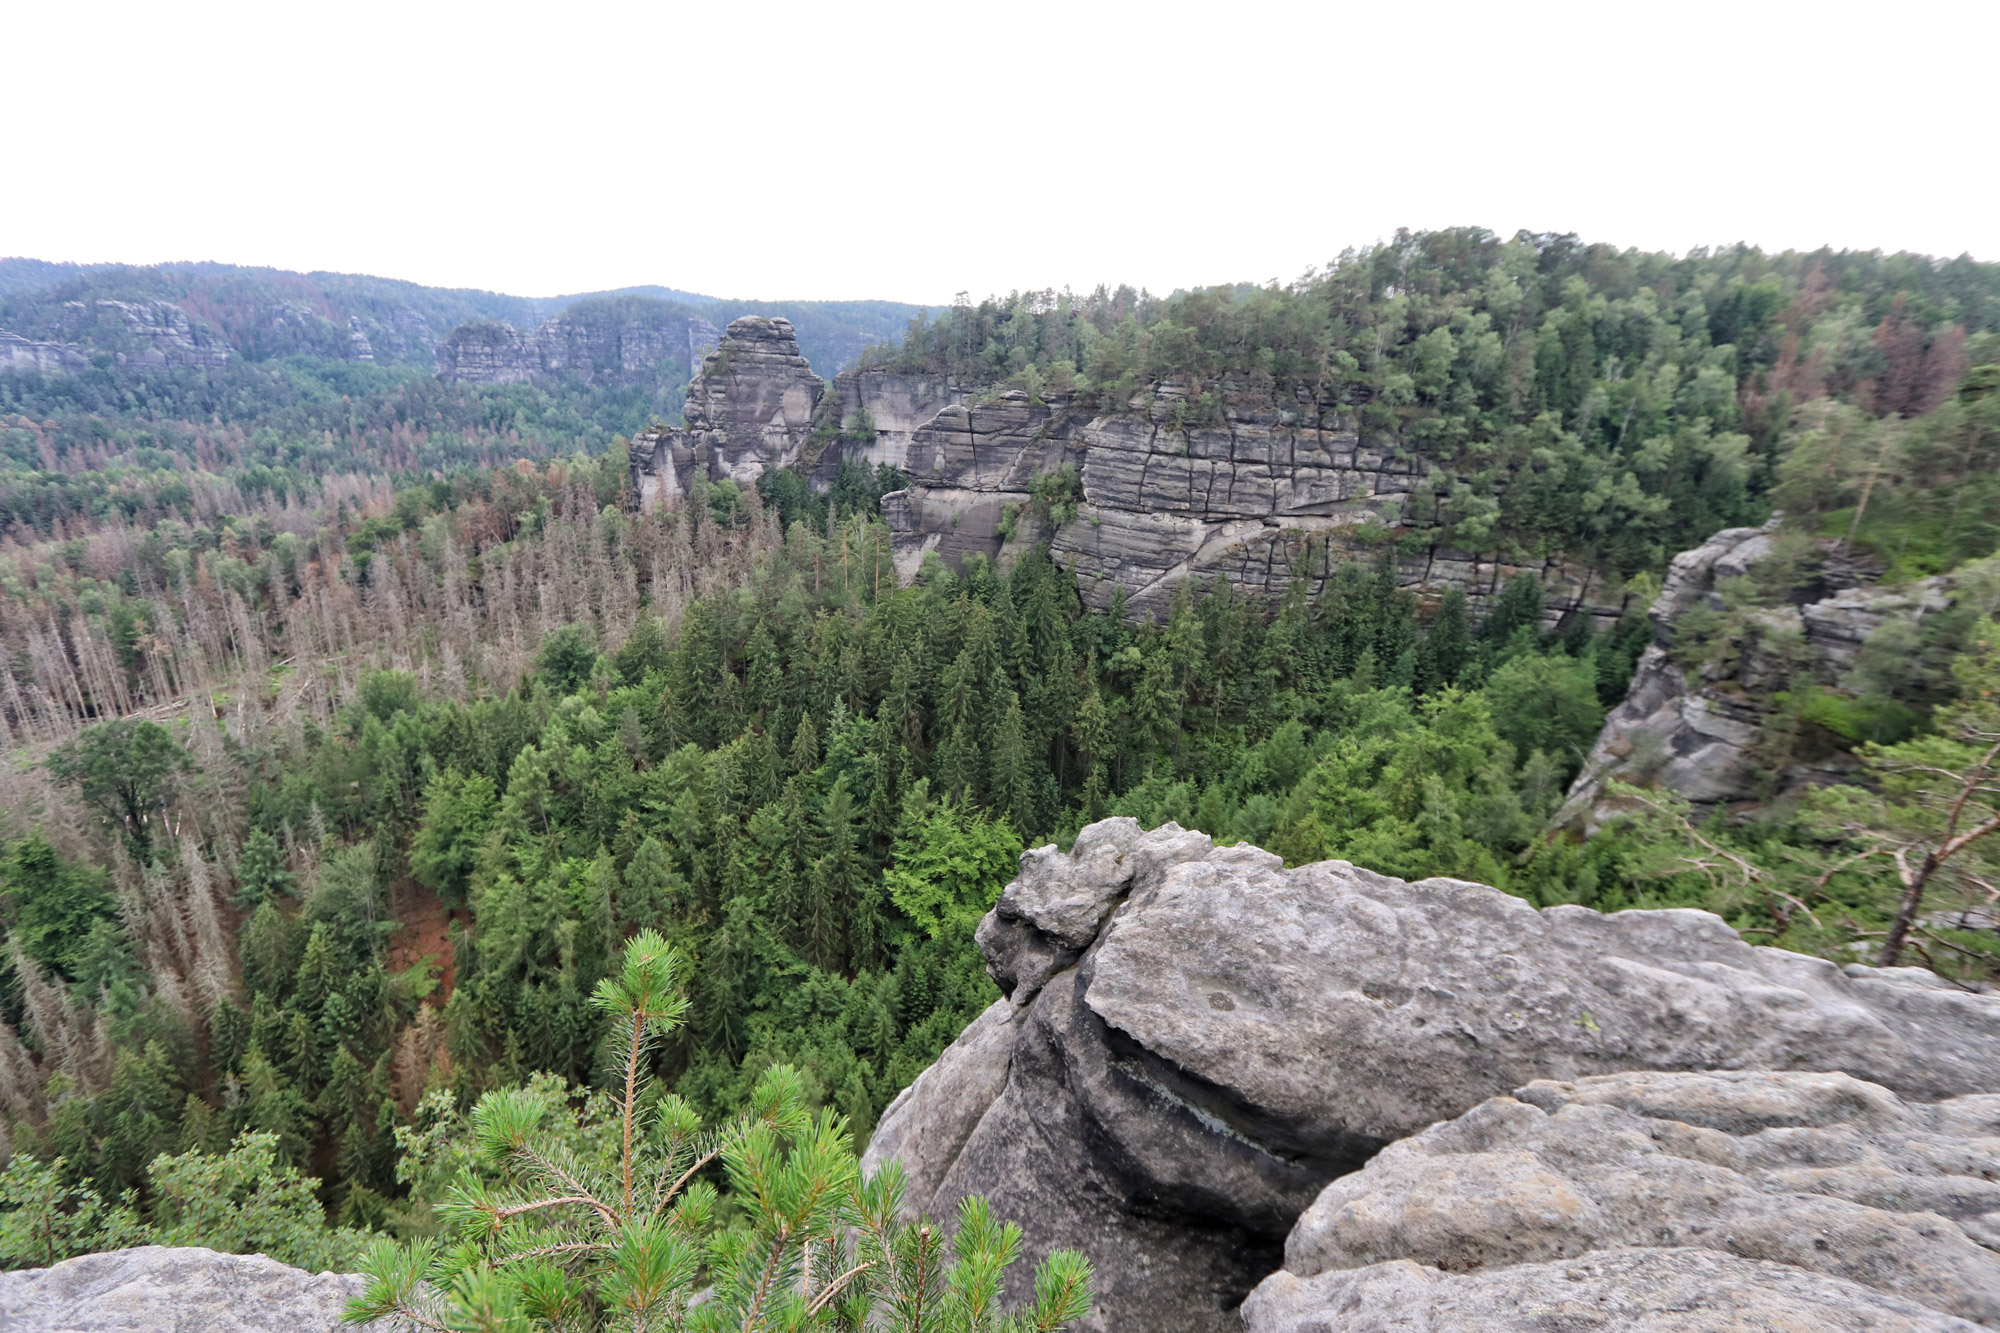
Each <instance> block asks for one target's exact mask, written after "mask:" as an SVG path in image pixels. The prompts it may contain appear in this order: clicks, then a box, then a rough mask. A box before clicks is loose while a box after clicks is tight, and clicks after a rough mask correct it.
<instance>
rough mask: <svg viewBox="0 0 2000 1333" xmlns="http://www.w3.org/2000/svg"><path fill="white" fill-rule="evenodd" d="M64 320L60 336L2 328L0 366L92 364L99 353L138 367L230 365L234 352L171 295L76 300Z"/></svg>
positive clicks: (43, 369)
mask: <svg viewBox="0 0 2000 1333" xmlns="http://www.w3.org/2000/svg"><path fill="white" fill-rule="evenodd" d="M60 324H61V328H62V334H61V339H60V341H43V342H37V341H34V340H31V339H28V338H23V337H21V336H20V335H18V334H13V333H8V332H7V331H5V330H4V329H0V370H14V371H37V372H40V373H42V374H53V373H56V372H59V371H77V370H87V369H89V368H90V366H91V365H92V364H94V360H93V358H94V357H95V356H97V355H106V356H109V357H110V358H111V360H112V363H113V364H115V365H120V366H131V367H134V368H137V369H159V368H163V367H167V366H206V367H214V366H225V365H228V364H229V360H230V355H231V353H230V348H229V345H228V344H227V343H226V342H224V341H223V340H222V337H221V335H220V334H218V333H216V332H215V331H214V330H213V329H210V328H209V327H208V326H207V325H205V324H202V323H199V322H198V321H196V320H193V319H191V318H189V316H188V313H187V312H186V311H185V310H183V309H181V308H180V307H179V306H177V305H175V304H173V303H172V302H171V301H107V300H97V301H89V302H85V301H71V302H69V303H67V304H66V305H65V306H64V308H63V310H62V319H61V321H60Z"/></svg>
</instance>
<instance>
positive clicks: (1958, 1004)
mask: <svg viewBox="0 0 2000 1333" xmlns="http://www.w3.org/2000/svg"><path fill="white" fill-rule="evenodd" d="M979 940H980V945H981V947H982V949H983V950H984V951H985V954H986V959H987V965H988V969H989V971H990V972H991V973H992V975H993V976H994V978H995V980H996V981H997V982H998V983H999V985H1000V987H1001V989H1002V991H1003V992H1004V993H1005V994H1006V995H1007V1003H1008V1005H1009V1007H1010V1008H1011V1010H1012V1011H1013V1012H1012V1013H1011V1015H1009V1016H1006V1017H1005V1020H1004V1022H1003V1021H1002V1015H1000V1014H999V1013H998V1012H997V1011H996V1012H992V1013H989V1015H988V1016H987V1017H985V1018H982V1020H981V1021H980V1023H979V1024H975V1026H974V1029H973V1030H971V1031H970V1032H968V1034H967V1037H966V1038H964V1039H962V1040H961V1043H959V1044H956V1045H954V1047H953V1048H952V1049H951V1050H949V1051H947V1052H946V1054H945V1056H944V1057H943V1059H942V1060H940V1062H939V1064H938V1066H937V1068H936V1069H935V1070H933V1071H931V1074H927V1075H926V1076H925V1078H926V1079H931V1078H932V1074H935V1075H937V1077H936V1078H935V1079H934V1080H933V1081H932V1082H931V1083H930V1085H929V1086H928V1087H925V1086H921V1085H920V1086H919V1087H917V1088H913V1089H912V1090H911V1091H910V1093H909V1094H907V1095H906V1096H905V1097H903V1098H901V1099H899V1100H898V1101H897V1103H896V1104H894V1105H893V1106H891V1107H890V1109H889V1110H888V1112H886V1113H885V1115H884V1116H883V1119H882V1122H881V1126H880V1128H879V1129H878V1130H877V1133H876V1138H875V1140H874V1141H873V1142H872V1143H871V1145H870V1147H869V1151H868V1163H867V1165H869V1166H870V1167H873V1166H877V1165H880V1164H881V1163H882V1162H884V1161H886V1160H888V1159H889V1158H890V1157H891V1156H894V1157H897V1158H899V1159H900V1160H901V1161H902V1162H903V1164H904V1168H905V1170H906V1172H907V1173H908V1176H909V1190H908V1193H907V1196H906V1204H907V1206H908V1207H909V1208H910V1209H911V1210H912V1211H916V1210H921V1211H926V1212H929V1213H930V1214H932V1215H934V1216H948V1215H949V1214H950V1212H951V1210H952V1209H953V1208H954V1207H955V1206H956V1203H957V1200H958V1199H959V1198H960V1197H962V1196H964V1195H967V1194H974V1193H978V1194H985V1195H988V1196H989V1197H990V1198H991V1199H992V1201H993V1203H994V1206H995V1209H996V1211H997V1212H998V1213H999V1215H1001V1216H1004V1217H1011V1218H1013V1219H1015V1220H1017V1221H1019V1222H1020V1223H1022V1224H1023V1226H1024V1228H1025V1229H1026V1231H1027V1235H1028V1238H1029V1244H1030V1246H1031V1247H1033V1248H1035V1249H1036V1250H1041V1251H1045V1250H1047V1249H1052V1248H1059V1247H1063V1246H1073V1247H1076V1248H1080V1249H1082V1250H1083V1251H1084V1252H1085V1253H1086V1254H1088V1255H1089V1256H1090V1258H1091V1259H1092V1260H1093V1262H1094V1263H1095V1264H1096V1265H1097V1269H1098V1284H1099V1303H1098V1307H1097V1310H1096V1311H1095V1313H1094V1314H1093V1316H1092V1318H1093V1320H1094V1321H1095V1322H1094V1324H1092V1325H1090V1326H1092V1327H1095V1328H1100V1329H1111V1328H1118V1329H1124V1328H1140V1327H1143V1328H1149V1329H1157V1330H1161V1331H1162V1333H1179V1331H1180V1330H1221V1329H1227V1328H1233V1327H1235V1326H1236V1319H1237V1316H1236V1307H1237V1306H1238V1304H1239V1303H1240V1302H1241V1301H1242V1299H1243V1297H1244V1296H1245V1295H1246V1294H1247V1293H1248V1292H1249V1290H1250V1289H1251V1287H1252V1286H1254V1285H1255V1284H1256V1283H1257V1282H1258V1281H1259V1280H1260V1279H1261V1278H1263V1277H1264V1276H1265V1275H1266V1274H1268V1273H1269V1272H1271V1270H1273V1269H1275V1268H1277V1267H1278V1266H1279V1260H1280V1257H1281V1253H1282V1246H1283V1243H1284V1238H1285V1236H1286V1234H1287V1233H1288V1232H1289V1231H1290V1230H1291V1229H1292V1225H1293V1223H1294V1222H1295V1221H1296V1220H1297V1219H1298V1217H1299V1215H1300V1214H1301V1213H1303V1212H1305V1210H1306V1209H1307V1208H1308V1207H1309V1206H1310V1205H1311V1204H1312V1203H1313V1201H1314V1200H1315V1199H1316V1198H1317V1197H1318V1196H1319V1194H1320V1192H1321V1190H1322V1189H1324V1188H1325V1186H1326V1185H1327V1184H1328V1182H1330V1181H1332V1180H1334V1179H1336V1178H1337V1177H1340V1176H1343V1175H1345V1174H1347V1173H1348V1172H1352V1171H1355V1170H1357V1169H1358V1168H1360V1167H1361V1166H1363V1165H1364V1164H1365V1163H1366V1162H1367V1161H1368V1160H1369V1159H1370V1158H1372V1157H1373V1156H1374V1155H1375V1154H1376V1153H1378V1152H1379V1151H1380V1150H1381V1149H1382V1148H1384V1147H1385V1146H1386V1145H1388V1144H1389V1143H1391V1142H1393V1141H1395V1140H1397V1139H1400V1138H1404V1137H1407V1136H1409V1135H1412V1134H1415V1133H1418V1132H1419V1131H1421V1130H1423V1129H1425V1128H1426V1127H1428V1126H1429V1125H1431V1124H1433V1123H1434V1122H1436V1121H1439V1120H1446V1119H1450V1118H1452V1117H1454V1116H1458V1115H1461V1114H1463V1113H1465V1112H1466V1111H1469V1110H1471V1109H1472V1108H1473V1107H1475V1106H1478V1105H1479V1104H1480V1103H1481V1102H1484V1101H1486V1100H1487V1099H1488V1098H1491V1097H1495V1096H1499V1095H1501V1094H1504V1093H1507V1092H1509V1091H1511V1090H1513V1089H1516V1088H1520V1087H1523V1086H1524V1085H1527V1084H1529V1083H1532V1082H1534V1081H1536V1080H1541V1079H1555V1080H1567V1081H1574V1080H1577V1079H1583V1078H1588V1077H1591V1076H1593V1075H1601V1074H1612V1073H1618V1072H1621V1071H1628V1070H1730V1069H1750V1070H1755V1069H1795V1070H1815V1071H1826V1072H1834V1071H1841V1070H1849V1069H1852V1070H1862V1071H1867V1073H1868V1074H1869V1076H1870V1077H1871V1078H1872V1079H1873V1080H1874V1081H1875V1082H1876V1083H1877V1084H1879V1085H1881V1086H1882V1087H1884V1088H1886V1089H1888V1090H1889V1091H1890V1092H1893V1093H1895V1094H1896V1095H1898V1096H1900V1097H1903V1098H1907V1099H1911V1100H1917V1101H1938V1100H1942V1099H1944V1098H1950V1097H1958V1096H1963V1095H1965V1094H1969V1093H1975V1092H1987V1091H2000V997H1996V996H1993V995H1985V994H1969V993H1966V992H1964V991H1961V990H1958V989H1956V988H1954V987H1951V986H1948V985H1946V984H1944V983H1942V982H1939V981H1937V980H1936V979H1935V978H1933V977H1931V976H1930V975H1929V974H1928V973H1922V972H1919V971H1917V970H1915V969H1894V970H1887V971H1883V970H1876V969H1872V968H1866V967H1861V966H1858V965H1856V966H1850V967H1847V968H1845V969H1842V968H1839V967H1837V966H1835V965H1834V964H1832V963H1829V962H1826V961H1824V960H1821V959H1816V958H1809V957H1805V956H1803V955H1799V954H1792V953H1786V952H1783V951H1780V950H1775V949H1769V948H1758V947H1754V946H1752V945H1749V944H1747V943H1745V942H1744V941H1743V940H1742V939H1741V938H1739V937H1738V936H1737V935H1736V933H1735V932H1734V931H1732V930H1731V929H1729V927H1728V926H1727V925H1725V924H1724V923H1723V922H1722V921H1721V920H1720V919H1718V918H1716V917H1714V916H1712V915H1710V914H1708V913H1704V912H1695V911H1685V910H1677V911H1646V912H1639V911H1635V912H1623V913H1618V914H1615V915H1608V916H1607V915H1602V914H1599V913H1596V912H1592V911H1589V910H1587V909H1585V908H1580V907H1555V908H1548V909H1543V910H1537V909H1535V908H1533V907H1531V906H1530V905H1528V904H1527V903H1526V902H1523V901H1522V900H1520V899H1517V898H1512V897H1509V896H1508V895H1506V894H1503V893H1500V892H1499V891H1497V890H1495V889H1491V888H1487V887H1485V886H1483V885H1478V884H1469V883H1465V882H1462V881H1457V880H1449V879H1431V880H1424V881H1420V882H1417V883H1406V882H1404V881H1402V880H1397V879H1392V878H1389V877H1387V876H1383V875H1378V874H1374V873H1372V872H1370V871H1367V870H1363V869H1360V868H1358V867H1355V866H1352V865H1349V864H1347V863H1345V862H1340V861H1329V862H1323V863H1320V864H1317V865H1309V866H1302V867H1299V868H1297V869H1293V870H1287V869H1285V868H1284V866H1283V865H1282V864H1281V863H1280V861H1279V860H1278V858H1277V857H1275V856H1272V855H1270V854H1268V853H1266V852H1263V851H1259V850H1257V849H1254V848H1250V847H1247V846H1237V847H1230V848H1217V847H1214V846H1213V845H1212V844H1211V843H1210V841H1209V839H1208V838H1207V837H1206V836H1204V835H1201V834H1198V833H1190V832H1188V831H1186V830H1183V829H1180V828H1179V827H1177V826H1175V825H1171V824H1170V825H1167V826H1165V827H1163V828H1160V829H1156V830H1154V831H1152V832H1150V833H1148V832H1142V831H1141V830H1140V829H1139V828H1138V826H1137V824H1136V823H1135V822H1134V821H1132V820H1129V819H1119V820H1107V821H1104V822H1102V823H1099V824H1094V825H1092V826H1090V827H1089V828H1087V829H1085V830H1084V831H1083V832H1082V834H1080V835H1079V836H1078V838H1077V841H1076V844H1075V846H1074V847H1073V848H1072V850H1071V851H1069V852H1061V851H1058V850H1057V849H1055V848H1052V847H1050V848H1041V849H1037V850H1036V851H1033V852H1030V853H1028V854H1027V855H1026V856H1024V857H1023V861H1022V873H1021V875H1020V877H1019V878H1018V879H1016V880H1015V881H1014V882H1013V883H1011V884H1009V885H1008V886H1007V888H1006V890H1005V891H1004V892H1003V893H1002V895H1001V898H1000V901H999V903H998V905H997V906H996V907H995V909H994V911H993V912H992V913H991V914H990V915H989V916H988V918H987V919H986V921H985V922H983V923H982V925H981V927H980V930H979ZM1003 1047H1004V1053H1003V1050H1002V1048H1003ZM994 1090H997V1092H995V1091H994ZM954 1145H955V1146H954Z"/></svg>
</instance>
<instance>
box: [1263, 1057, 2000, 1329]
mask: <svg viewBox="0 0 2000 1333" xmlns="http://www.w3.org/2000/svg"><path fill="white" fill-rule="evenodd" d="M1646 1247H1675V1248H1689V1247H1692V1248H1698V1249H1704V1250H1712V1251H1716V1252H1718V1253H1721V1254H1727V1255H1732V1256H1734V1257H1736V1258H1739V1259H1755V1260H1765V1261H1769V1262H1771V1263H1777V1264H1784V1265H1787V1266H1789V1267H1791V1268H1795V1269H1805V1270H1808V1271H1810V1272H1814V1273H1818V1274H1821V1275H1823V1276H1825V1277H1830V1278H1839V1279H1843V1280H1845V1281H1847V1282H1851V1283H1858V1284H1860V1285H1861V1286H1864V1287H1867V1288H1870V1289H1871V1290H1872V1291H1874V1292H1875V1293H1878V1294H1879V1295H1886V1296H1891V1297H1896V1298H1898V1299H1900V1300H1902V1301H1905V1302H1910V1303H1914V1304H1916V1305H1919V1306H1922V1307H1925V1308H1927V1309H1930V1310H1933V1311H1935V1312H1937V1313H1938V1314H1940V1315H1951V1316H1956V1317H1958V1318H1961V1319H1965V1320H1969V1321H1972V1322H1974V1323H1977V1324H1981V1325H1985V1326H1989V1327H1991V1326H2000V1096H1995V1095H1991V1094H1987V1095H1979V1096H1970V1097H1958V1098H1954V1099H1952V1100H1950V1101H1946V1102H1941V1103H1938V1104H1936V1105H1924V1104H1921V1103H1918V1104H1911V1103H1906V1102H1904V1101H1903V1100H1902V1099H1900V1098H1898V1097H1896V1096H1895V1095H1894V1094H1893V1093H1890V1092H1889V1091H1888V1090H1887V1089H1885V1088H1881V1087H1877V1086H1876V1085H1874V1084H1872V1083H1866V1082H1863V1081H1862V1080H1860V1079H1857V1078H1853V1077H1850V1076H1849V1075H1846V1074H1805V1073H1702V1074H1663V1073H1653V1072H1646V1073H1630V1074H1610V1075H1604V1076H1600V1077H1597V1078H1590V1079H1583V1080H1580V1081H1578V1082H1575V1083H1558V1082H1549V1081H1543V1082H1536V1083H1530V1084H1529V1085H1528V1086H1527V1087H1525V1088H1522V1089H1521V1090H1520V1091H1519V1092H1517V1093H1516V1094H1515V1095H1514V1096H1512V1097H1496V1098H1493V1099H1492V1100H1490V1101H1486V1102H1482V1103H1481V1104H1480V1105H1478V1106H1476V1107H1474V1108H1473V1109H1472V1110H1471V1111H1468V1112H1467V1113H1466V1114H1464V1115H1462V1116H1460V1117H1459V1118H1458V1119H1456V1120H1449V1121H1446V1122H1444V1123H1443V1124H1439V1125H1433V1126H1432V1127H1431V1128H1429V1129H1427V1130H1425V1131H1424V1132H1423V1133H1421V1134H1419V1135H1417V1136H1415V1137H1414V1138H1409V1139H1404V1140H1403V1141H1401V1142H1399V1143H1395V1144H1391V1145H1390V1146H1389V1147H1388V1148H1386V1149H1384V1150H1383V1151H1382V1153H1381V1154H1380V1155H1379V1156H1377V1157H1376V1158H1375V1159H1374V1160H1373V1161H1371V1162H1369V1163H1368V1165H1367V1166H1366V1167H1364V1168H1363V1169H1362V1170H1360V1171H1357V1172H1355V1173H1353V1174H1352V1175H1349V1176H1344V1177H1342V1178H1341V1179H1339V1180H1336V1181H1335V1182H1333V1184H1331V1185H1329V1186H1327V1188H1326V1190H1325V1191H1324V1192H1323V1193H1322V1194H1321V1195H1320V1196H1319V1199H1318V1200H1317V1201H1316V1202H1314V1204H1313V1206H1312V1207H1311V1208H1308V1209H1307V1210H1306V1213H1305V1216H1303V1217H1301V1218H1300V1219H1299V1223H1298V1225H1297V1226H1296V1227H1294V1228H1293V1230H1292V1234H1291V1238H1290V1239H1289V1241H1287V1243H1286V1245H1285V1268H1286V1270H1287V1271H1286V1272H1285V1273H1283V1274H1279V1275H1277V1276H1274V1277H1272V1278H1270V1279H1267V1280H1266V1281H1265V1283H1264V1284H1263V1285H1262V1286H1261V1287H1260V1288H1259V1289H1258V1290H1259V1292H1260V1293H1263V1298H1261V1299H1253V1300H1252V1301H1251V1302H1250V1303H1249V1304H1248V1305H1246V1306H1245V1313H1246V1315H1248V1316H1251V1317H1250V1318H1249V1319H1248V1323H1249V1325H1250V1327H1251V1329H1252V1330H1254V1331H1255V1333H1278V1331H1279V1330H1284V1329H1290V1328H1293V1327H1297V1326H1300V1325H1299V1323H1298V1320H1297V1319H1295V1318H1294V1317H1293V1316H1294V1314H1295V1313H1298V1312H1301V1311H1310V1310H1311V1309H1313V1308H1315V1307H1317V1308H1318V1309H1319V1310H1320V1313H1321V1315H1322V1316H1323V1317H1324V1320H1325V1322H1324V1323H1323V1324H1322V1325H1320V1326H1321V1327H1324V1328H1327V1329H1330V1330H1333V1329H1346V1328H1350V1327H1353V1328H1361V1327H1367V1325H1366V1324H1355V1323H1353V1322H1352V1321H1351V1320H1350V1319H1348V1318H1346V1317H1345V1316H1342V1315H1340V1313H1339V1311H1338V1309H1337V1308H1336V1307H1338V1306H1340V1305H1341V1304H1342V1303H1343V1302H1344V1301H1345V1300H1346V1299H1347V1296H1348V1294H1349V1293H1351V1292H1354V1291H1357V1290H1361V1289H1363V1288H1366V1287H1367V1286H1368V1285H1369V1282H1370V1280H1368V1279H1356V1281H1355V1282H1349V1283H1314V1282H1309V1281H1302V1279H1315V1278H1318V1277H1319V1276H1320V1275H1321V1274H1326V1273H1334V1272H1340V1271H1342V1270H1353V1269H1362V1270H1368V1269H1369V1268H1370V1266H1371V1265H1374V1266H1377V1267H1381V1266H1384V1265H1385V1264H1388V1265H1394V1264H1396V1263H1397V1262H1398V1261H1414V1262H1415V1263H1417V1264H1420V1265H1423V1266H1424V1267H1425V1268H1427V1269H1434V1270H1441V1271H1443V1272H1447V1273H1467V1272H1481V1271H1486V1272H1489V1273H1490V1272H1492V1271H1493V1270H1497V1269H1503V1268H1508V1267H1512V1266H1515V1265H1524V1264H1525V1265H1535V1264H1544V1265H1546V1264H1549V1263H1553V1262H1554V1261H1557V1260H1567V1259H1575V1258H1579V1257H1582V1256H1584V1255H1587V1254H1589V1253H1590V1252H1592V1251H1612V1250H1624V1249H1627V1248H1646ZM1683 1268H1684V1266H1674V1265H1669V1266H1668V1267H1667V1268H1665V1269H1662V1270H1660V1271H1659V1272H1657V1273H1653V1274H1651V1275H1650V1276H1647V1277H1645V1278H1644V1281H1647V1282H1651V1281H1654V1280H1656V1279H1661V1280H1665V1279H1671V1281H1668V1283H1667V1286H1668V1288H1671V1287H1672V1286H1673V1284H1674V1283H1675V1282H1678V1280H1679V1275H1680V1274H1681V1273H1682V1271H1683ZM1398 1271H1401V1270H1400V1269H1399V1270H1398ZM1519 1281H1520V1280H1518V1279H1502V1278H1498V1277H1496V1278H1494V1279H1493V1280H1492V1281H1490V1282H1489V1283H1487V1284H1486V1285H1485V1286H1478V1285H1476V1284H1475V1285H1462V1286H1461V1287H1460V1288H1457V1289H1456V1290H1458V1291H1459V1292H1460V1295H1459V1296H1456V1297H1454V1298H1453V1299H1455V1300H1456V1299H1471V1296H1470V1295H1469V1293H1473V1292H1479V1293H1482V1294H1481V1295H1480V1297H1479V1298H1480V1299H1489V1298H1492V1297H1495V1296H1497V1295H1498V1294H1500V1293H1503V1292H1505V1291H1508V1290H1510V1289H1511V1288H1512V1287H1513V1286H1518V1285H1519ZM1555 1287H1556V1289H1557V1290H1561V1289H1562V1284H1561V1283H1557V1284H1555ZM1787 1290H1789V1288H1787ZM1625 1294H1626V1296H1627V1297H1629V1298H1630V1299H1632V1300H1635V1301H1638V1300H1644V1299H1651V1297H1649V1296H1648V1295H1647V1293H1646V1291H1645V1290H1643V1289H1640V1288H1635V1289H1634V1290H1632V1291H1629V1292H1627V1293H1625ZM1426 1299H1428V1298H1426ZM1876 1303H1877V1302H1875V1301H1873V1300H1872V1299H1871V1301H1870V1302H1869V1303H1867V1304H1866V1307H1865V1308H1872V1307H1873V1305H1874V1304H1876ZM1278 1312H1284V1313H1283V1314H1282V1315H1281V1314H1279V1313H1278ZM1768 1313H1770V1314H1771V1315H1772V1317H1773V1318H1775V1316H1776V1313H1777V1310H1776V1308H1773V1309H1772V1310H1771V1311H1769V1312H1768ZM1775 1326H1780V1327H1782V1326H1783V1325H1782V1324H1779V1325H1775Z"/></svg>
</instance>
